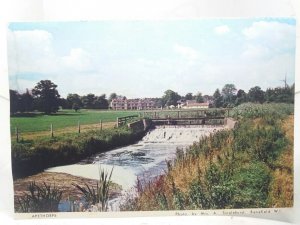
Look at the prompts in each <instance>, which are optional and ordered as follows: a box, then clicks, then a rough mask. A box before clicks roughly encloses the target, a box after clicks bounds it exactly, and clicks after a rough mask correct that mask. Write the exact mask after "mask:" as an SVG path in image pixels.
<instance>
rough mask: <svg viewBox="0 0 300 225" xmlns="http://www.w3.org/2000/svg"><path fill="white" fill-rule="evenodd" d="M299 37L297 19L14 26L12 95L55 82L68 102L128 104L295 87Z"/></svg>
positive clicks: (11, 35) (10, 35)
mask: <svg viewBox="0 0 300 225" xmlns="http://www.w3.org/2000/svg"><path fill="white" fill-rule="evenodd" d="M295 38H296V31H295V20H294V19H259V18H258V19H203V20H169V21H101V22H85V21H83V22H49V23H11V24H10V25H9V27H8V64H9V76H10V86H11V87H10V88H12V89H17V90H19V91H21V92H22V91H24V90H25V89H26V88H29V89H31V88H33V87H34V86H35V84H36V83H37V82H38V81H39V80H42V79H50V80H52V81H53V82H54V83H55V84H57V85H58V90H59V93H60V94H61V95H62V96H63V97H66V95H67V94H68V93H78V94H80V95H83V94H88V93H94V94H97V95H100V94H103V93H105V94H107V95H109V94H110V93H112V92H116V93H117V94H120V95H125V96H127V97H129V98H132V97H160V96H162V95H163V92H164V91H165V90H167V89H172V90H174V91H176V92H178V93H179V94H181V95H184V94H186V93H188V92H192V93H197V92H201V93H203V94H213V92H214V91H215V89H216V88H222V87H223V86H224V85H225V84H226V83H234V84H235V85H236V87H237V88H238V89H244V90H246V91H248V90H249V88H251V87H253V86H256V85H258V86H261V87H262V88H263V89H266V88H268V87H276V86H279V85H282V81H280V80H282V79H283V78H284V76H285V75H286V76H287V80H288V83H289V84H292V83H294V76H295V43H296V42H295V40H296V39H295Z"/></svg>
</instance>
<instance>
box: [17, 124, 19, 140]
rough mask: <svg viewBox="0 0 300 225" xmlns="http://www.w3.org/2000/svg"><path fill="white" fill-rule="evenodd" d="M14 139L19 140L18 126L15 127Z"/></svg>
mask: <svg viewBox="0 0 300 225" xmlns="http://www.w3.org/2000/svg"><path fill="white" fill-rule="evenodd" d="M16 139H17V142H19V130H18V127H16Z"/></svg>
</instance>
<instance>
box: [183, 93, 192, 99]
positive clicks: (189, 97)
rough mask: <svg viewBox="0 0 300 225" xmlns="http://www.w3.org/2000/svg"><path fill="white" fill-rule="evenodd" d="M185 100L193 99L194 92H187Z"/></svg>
mask: <svg viewBox="0 0 300 225" xmlns="http://www.w3.org/2000/svg"><path fill="white" fill-rule="evenodd" d="M184 99H185V100H192V99H193V94H192V93H190V92H189V93H187V94H186V95H185V97H184Z"/></svg>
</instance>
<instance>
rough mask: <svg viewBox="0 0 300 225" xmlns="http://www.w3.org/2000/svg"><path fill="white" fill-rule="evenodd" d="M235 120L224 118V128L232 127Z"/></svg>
mask: <svg viewBox="0 0 300 225" xmlns="http://www.w3.org/2000/svg"><path fill="white" fill-rule="evenodd" d="M236 123H237V121H235V120H234V119H232V118H225V128H227V129H233V128H234V126H235V124H236Z"/></svg>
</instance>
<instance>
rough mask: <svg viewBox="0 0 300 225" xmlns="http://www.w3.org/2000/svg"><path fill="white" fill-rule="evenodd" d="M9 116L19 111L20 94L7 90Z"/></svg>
mask: <svg viewBox="0 0 300 225" xmlns="http://www.w3.org/2000/svg"><path fill="white" fill-rule="evenodd" d="M9 98H10V114H11V115H13V114H15V113H16V112H18V111H19V101H20V94H19V93H18V92H17V91H15V90H9Z"/></svg>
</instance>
